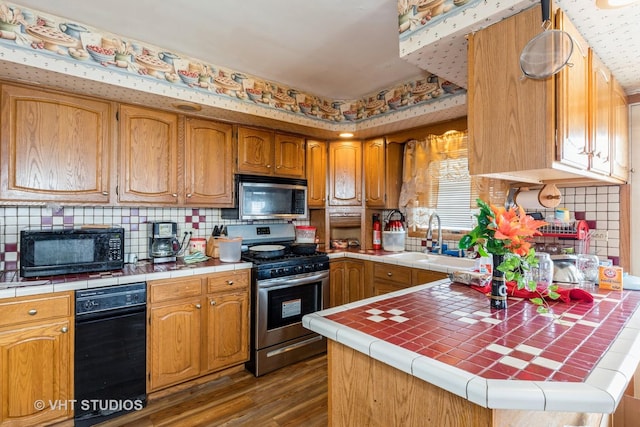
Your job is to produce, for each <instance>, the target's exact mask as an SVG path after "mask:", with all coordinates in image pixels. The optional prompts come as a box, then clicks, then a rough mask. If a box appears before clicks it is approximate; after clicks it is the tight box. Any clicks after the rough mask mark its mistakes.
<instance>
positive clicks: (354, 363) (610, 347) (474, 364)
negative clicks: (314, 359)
mask: <svg viewBox="0 0 640 427" xmlns="http://www.w3.org/2000/svg"><path fill="white" fill-rule="evenodd" d="M593 295H594V301H593V303H585V302H578V301H571V302H570V303H564V302H553V303H552V304H551V308H552V313H549V314H538V313H537V312H536V306H535V305H533V304H531V303H530V302H529V301H527V300H522V299H515V298H509V300H508V301H509V307H508V309H507V310H504V311H492V310H490V308H489V302H488V299H487V298H486V297H485V296H484V295H483V294H481V293H480V292H477V291H476V290H474V289H471V288H469V287H467V286H465V285H461V284H457V283H452V282H450V281H449V280H448V279H444V280H439V281H435V282H431V283H428V284H425V285H421V286H417V287H413V288H408V289H404V290H401V291H397V292H393V293H390V294H386V295H380V296H376V297H372V298H368V299H365V300H361V301H357V302H354V303H350V304H346V305H343V306H339V307H334V308H331V309H328V310H324V311H321V312H317V313H314V314H310V315H307V316H305V317H304V318H303V324H304V326H305V327H307V328H309V329H311V330H313V331H315V332H317V333H320V334H322V335H324V336H326V337H327V338H329V346H328V366H329V420H330V425H333V426H348V425H380V426H388V425H407V426H412V425H439V426H452V425H453V426H462V425H473V426H506V425H509V426H530V425H532V424H531V422H532V420H533V419H535V425H581V426H582V425H589V426H598V425H600V421H601V420H602V419H603V418H604V417H606V415H604V414H609V413H613V412H614V411H615V410H616V407H617V406H618V404H619V403H620V401H621V399H622V396H623V393H624V391H625V388H626V387H627V385H628V384H629V382H630V381H631V379H632V377H633V375H634V373H635V371H636V368H637V366H638V362H639V361H640V337H639V334H638V332H639V330H640V311H639V310H638V306H639V305H640V293H635V292H633V291H622V292H621V291H605V290H595V291H594V292H593ZM605 421H606V420H605ZM605 425H606V424H605Z"/></svg>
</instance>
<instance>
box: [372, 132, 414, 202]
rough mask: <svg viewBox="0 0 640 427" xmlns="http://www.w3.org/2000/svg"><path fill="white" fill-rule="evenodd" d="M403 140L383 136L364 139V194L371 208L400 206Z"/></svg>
mask: <svg viewBox="0 0 640 427" xmlns="http://www.w3.org/2000/svg"><path fill="white" fill-rule="evenodd" d="M403 154H404V144H399V143H395V142H386V141H385V139H384V138H376V139H371V140H368V141H365V142H364V194H365V204H366V206H367V207H369V208H380V209H397V208H398V199H399V198H400V190H401V188H402V157H403Z"/></svg>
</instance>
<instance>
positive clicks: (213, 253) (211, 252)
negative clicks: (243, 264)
mask: <svg viewBox="0 0 640 427" xmlns="http://www.w3.org/2000/svg"><path fill="white" fill-rule="evenodd" d="M205 254H206V255H207V256H210V257H211V258H220V250H219V248H218V237H214V236H210V237H209V240H207V248H206V251H205Z"/></svg>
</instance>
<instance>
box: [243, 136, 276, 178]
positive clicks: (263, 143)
mask: <svg viewBox="0 0 640 427" xmlns="http://www.w3.org/2000/svg"><path fill="white" fill-rule="evenodd" d="M273 138H274V135H273V132H271V131H267V130H262V129H252V128H245V127H240V128H238V172H241V173H249V174H261V175H271V174H273V169H274V167H273V144H274V143H273Z"/></svg>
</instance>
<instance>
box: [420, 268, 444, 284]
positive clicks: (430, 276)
mask: <svg viewBox="0 0 640 427" xmlns="http://www.w3.org/2000/svg"><path fill="white" fill-rule="evenodd" d="M447 277H448V275H447V273H441V272H439V271H432V270H422V269H419V268H415V269H413V280H412V283H413V285H414V286H415V285H424V284H425V283H429V282H433V281H435V280H441V279H446V278H447Z"/></svg>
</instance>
